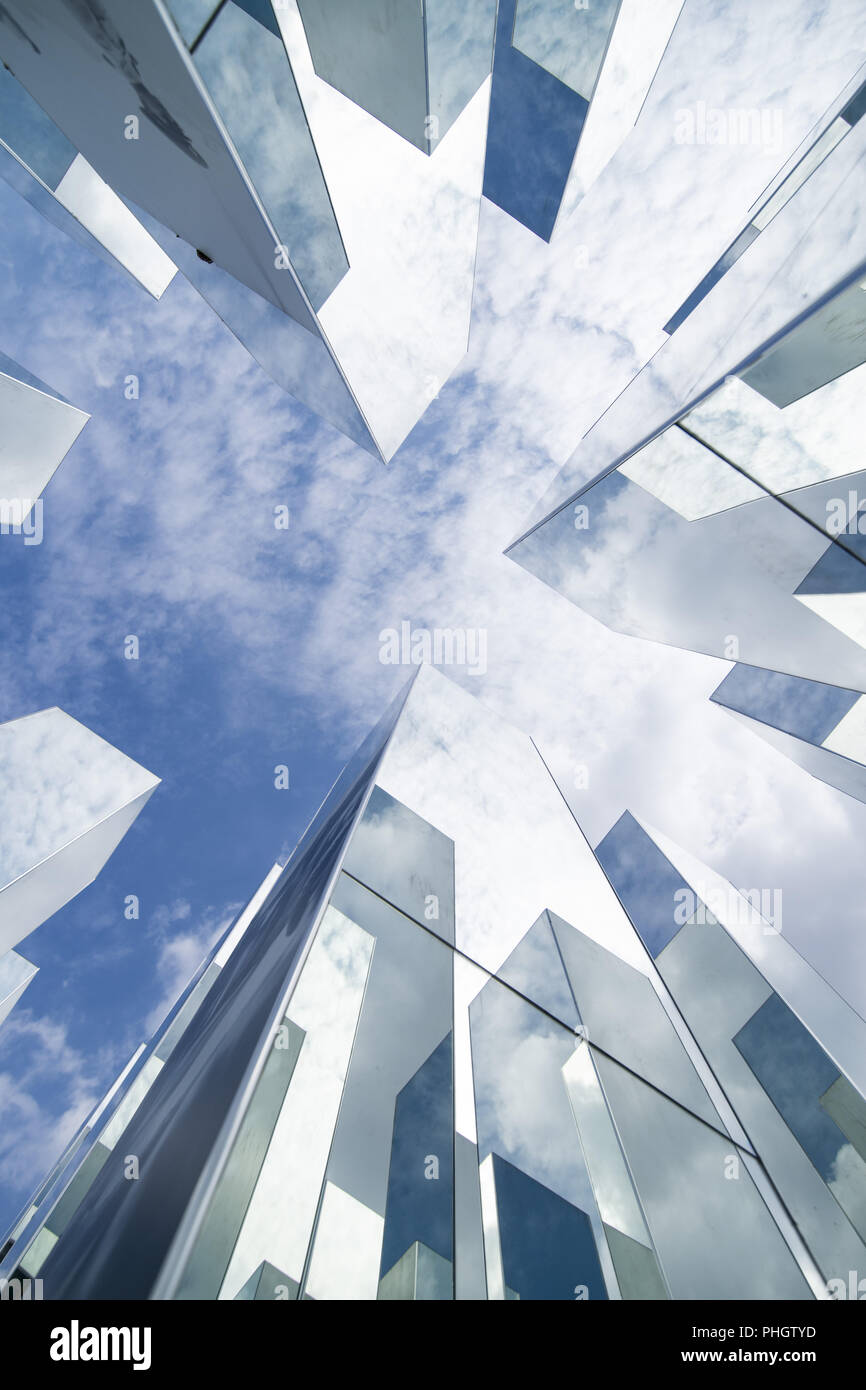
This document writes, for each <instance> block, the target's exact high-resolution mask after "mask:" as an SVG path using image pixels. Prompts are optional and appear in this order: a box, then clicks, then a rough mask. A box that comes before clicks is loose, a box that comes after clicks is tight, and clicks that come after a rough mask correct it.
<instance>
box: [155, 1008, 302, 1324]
mask: <svg viewBox="0 0 866 1390" xmlns="http://www.w3.org/2000/svg"><path fill="white" fill-rule="evenodd" d="M283 1030H285V1031H283ZM276 1041H277V1042H279V1043H280V1045H279V1046H277V1045H276V1044H275V1045H274V1046H272V1048H271V1052H270V1055H269V1056H268V1059H267V1061H266V1062H265V1066H264V1069H263V1071H262V1074H261V1076H260V1078H259V1083H258V1085H257V1087H256V1090H255V1093H254V1095H253V1098H252V1100H251V1101H250V1104H249V1106H248V1108H247V1112H246V1114H245V1115H244V1118H243V1121H242V1123H241V1127H240V1130H239V1132H238V1136H237V1139H236V1140H235V1143H234V1146H233V1148H232V1151H231V1154H230V1155H229V1158H228V1161H227V1163H226V1166H225V1168H224V1169H223V1173H222V1176H221V1178H220V1181H219V1184H218V1186H217V1189H216V1191H215V1193H214V1196H213V1198H212V1200H211V1203H210V1206H209V1208H208V1211H207V1215H206V1216H205V1219H204V1222H203V1224H202V1228H201V1230H200V1232H199V1235H198V1239H197V1241H196V1244H195V1247H194V1249H193V1252H192V1255H191V1256H190V1259H189V1262H188V1263H187V1266H186V1269H185V1270H184V1274H183V1278H182V1280H181V1282H180V1286H179V1289H178V1294H177V1297H179V1298H189V1299H202V1298H216V1296H217V1293H218V1292H219V1287H220V1284H221V1283H222V1281H223V1277H224V1275H225V1272H226V1268H227V1266H228V1262H229V1260H230V1258H231V1253H232V1250H233V1249H234V1244H235V1241H236V1240H237V1237H238V1232H239V1231H240V1228H241V1225H242V1223H243V1219H244V1214H245V1212H246V1209H247V1205H248V1203H249V1200H250V1196H251V1195H252V1192H253V1189H254V1187H255V1185H256V1179H257V1177H258V1175H259V1172H260V1170H261V1166H262V1162H263V1161H264V1157H265V1154H266V1153H267V1149H268V1144H269V1143H270V1140H271V1135H272V1134H273V1130H274V1125H275V1124H276V1121H277V1116H278V1115H279V1113H280V1107H281V1106H282V1103H283V1101H284V1099H285V1095H286V1091H287V1090H288V1088H289V1084H290V1082H291V1079H292V1073H293V1072H294V1070H295V1063H296V1062H297V1060H298V1055H299V1053H300V1051H301V1046H302V1044H303V1041H304V1034H303V1032H302V1030H301V1029H300V1028H298V1027H297V1025H296V1024H294V1023H292V1021H291V1020H290V1019H288V1018H287V1019H284V1020H283V1025H282V1029H281V1033H280V1034H278V1036H277V1040H276Z"/></svg>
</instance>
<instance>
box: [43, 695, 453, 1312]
mask: <svg viewBox="0 0 866 1390" xmlns="http://www.w3.org/2000/svg"><path fill="white" fill-rule="evenodd" d="M405 694H406V692H405V691H402V692H401V693H400V695H399V696H398V697H397V699H396V700H395V702H394V703H393V704H392V706H391V707H390V709H389V710H388V711H387V713H386V714H385V716H384V717H383V719H382V720H380V722H379V724H378V725H377V726H376V728H375V729H374V730H373V732H372V733H371V734H370V735H369V737H368V738H367V739H366V740H365V742H364V743H363V744H362V745H361V748H360V749H359V750H358V752H357V753H356V754H355V756H354V757H353V758H352V760H351V761H350V763H349V764H348V765H347V767H346V768H345V769H344V771H343V773H342V774H341V776H340V778H339V779H338V780H337V782H336V783H335V784H334V787H333V788H332V789H331V792H330V793H329V795H328V797H327V798H326V800H325V802H324V803H323V805H322V807H321V808H320V810H319V812H318V814H317V816H316V817H315V819H314V820H313V822H312V824H311V825H310V827H309V828H308V830H307V832H306V833H305V835H304V837H303V839H302V840H301V842H300V844H299V845H298V847H297V849H296V850H295V852H294V854H293V856H292V858H291V859H290V860H289V863H288V864H287V866H286V868H285V869H284V871H283V874H282V876H281V877H280V878H279V879H278V880H277V882H276V885H275V886H274V888H273V889H272V890H271V892H270V894H269V895H268V897H267V899H266V901H265V902H264V904H263V905H262V906H261V908H260V909H259V911H258V913H257V914H256V917H255V919H254V920H253V922H252V923H251V924H250V927H249V928H248V930H247V931H246V932H245V934H244V936H243V937H242V939H241V940H240V941H239V943H238V945H237V946H236V947H235V950H234V951H233V952H232V954H231V956H230V957H229V959H228V961H227V962H226V965H225V967H224V968H223V970H222V971H221V972H220V975H219V977H218V979H217V980H216V982H215V984H214V986H213V987H212V989H211V990H210V992H209V993H208V994H207V996H206V998H205V1000H204V1003H203V1005H202V1007H201V1008H200V1009H199V1011H198V1013H197V1014H196V1015H195V1017H194V1019H193V1020H192V1022H191V1024H190V1026H189V1027H188V1028H187V1030H186V1032H185V1033H184V1035H183V1038H182V1039H181V1041H180V1043H179V1045H178V1046H177V1047H176V1048H175V1050H174V1052H173V1053H172V1056H171V1057H170V1059H169V1060H168V1061H167V1062H166V1064H165V1066H164V1067H163V1069H162V1071H161V1072H160V1075H159V1076H158V1078H157V1079H156V1082H155V1083H154V1085H153V1086H152V1088H151V1090H150V1092H149V1094H148V1096H147V1099H146V1101H145V1103H144V1104H143V1105H142V1106H141V1107H140V1109H139V1110H138V1112H137V1114H136V1115H135V1116H134V1118H133V1119H132V1121H131V1123H130V1125H129V1126H128V1128H127V1130H126V1132H125V1135H124V1148H125V1151H126V1152H127V1153H133V1154H136V1155H137V1156H138V1158H139V1163H140V1177H139V1180H138V1181H137V1182H135V1183H129V1182H127V1181H125V1179H124V1178H123V1175H122V1174H117V1173H115V1172H114V1171H112V1172H111V1173H110V1174H109V1173H108V1172H107V1170H103V1172H102V1173H100V1175H99V1177H98V1178H97V1181H96V1182H95V1183H94V1185H93V1187H92V1188H91V1190H90V1193H89V1194H88V1197H87V1199H86V1201H85V1202H84V1203H83V1204H82V1206H81V1207H80V1208H79V1210H78V1212H77V1213H76V1215H75V1217H74V1218H73V1220H72V1221H71V1222H70V1225H69V1227H68V1229H67V1231H66V1233H65V1235H64V1238H63V1240H62V1241H60V1242H59V1243H58V1245H57V1246H56V1247H55V1249H54V1250H53V1251H52V1253H51V1255H50V1256H49V1264H50V1267H49V1264H47V1265H46V1269H45V1276H44V1277H45V1279H46V1288H48V1287H49V1282H48V1281H49V1280H50V1288H51V1289H52V1296H53V1297H57V1298H61V1297H64V1296H66V1291H67V1290H74V1291H75V1295H74V1296H75V1297H82V1298H86V1297H101V1296H103V1293H104V1295H105V1296H110V1297H113V1298H117V1297H147V1295H148V1293H149V1292H150V1290H151V1289H152V1287H153V1284H154V1281H155V1279H156V1278H157V1276H158V1274H159V1272H160V1269H161V1266H162V1263H163V1260H164V1259H165V1255H166V1253H167V1251H168V1248H169V1246H170V1244H171V1242H172V1240H173V1237H174V1235H175V1233H176V1230H177V1227H178V1224H179V1222H180V1221H181V1219H182V1218H183V1216H184V1213H185V1211H186V1208H187V1204H188V1202H189V1200H190V1197H191V1195H192V1193H193V1190H194V1189H195V1188H196V1185H197V1183H198V1181H199V1178H200V1177H201V1175H202V1172H203V1170H204V1168H205V1166H206V1164H207V1163H208V1159H209V1157H210V1156H211V1154H212V1149H213V1146H214V1143H215V1141H216V1139H217V1136H218V1135H219V1133H220V1131H221V1130H222V1127H223V1123H224V1121H225V1120H226V1117H227V1116H229V1115H230V1114H236V1113H237V1106H238V1103H239V1102H238V1098H239V1095H241V1094H242V1088H243V1084H244V1080H245V1077H246V1076H247V1075H248V1071H249V1069H250V1067H251V1065H252V1064H253V1063H254V1062H255V1061H256V1059H257V1058H259V1057H260V1056H261V1055H262V1051H263V1050H266V1049H268V1048H269V1046H270V1042H271V1038H272V1033H271V1031H270V1029H271V1028H272V1027H273V1025H272V1024H271V1023H270V1020H271V1019H272V1016H273V1012H274V1009H275V1008H276V1007H277V1005H278V1003H279V1000H280V998H281V997H282V995H283V994H284V992H285V989H286V987H287V985H288V983H289V981H290V980H291V978H292V972H293V970H294V968H295V966H296V964H297V961H298V958H299V956H300V953H301V951H302V950H303V948H304V946H305V945H306V942H307V940H308V936H309V933H310V931H311V929H312V928H313V926H314V925H315V923H316V921H317V919H318V916H319V913H320V911H321V910H322V907H323V897H324V895H325V893H326V891H327V888H328V885H329V883H330V881H331V878H332V876H333V874H334V872H335V870H336V868H337V865H338V862H339V858H340V855H341V854H342V852H343V849H344V847H345V843H346V840H347V839H348V836H349V834H350V833H351V830H352V827H353V825H354V821H355V817H356V815H357V813H358V811H359V810H360V807H361V805H362V802H363V799H364V797H365V795H366V793H367V790H368V788H369V785H370V781H371V779H372V778H373V777H374V776H375V772H376V767H377V765H378V761H379V758H380V756H381V753H382V750H383V747H384V745H385V743H386V742H387V739H388V737H389V736H390V733H391V731H392V729H393V726H394V723H395V721H396V718H397V716H398V714H399V712H400V710H401V708H402V705H403V701H404V699H405ZM425 935H426V934H425ZM263 1034H264V1036H263ZM219 1157H220V1159H221V1158H222V1155H220V1156H219ZM109 1232H110V1238H109ZM131 1252H134V1254H132V1253H131ZM178 1273H179V1271H178ZM167 1277H171V1278H173V1277H174V1274H173V1273H171V1274H170V1275H167Z"/></svg>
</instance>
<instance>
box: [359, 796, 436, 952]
mask: <svg viewBox="0 0 866 1390" xmlns="http://www.w3.org/2000/svg"><path fill="white" fill-rule="evenodd" d="M343 868H344V870H345V871H346V873H348V874H351V875H352V877H353V878H357V879H360V881H361V882H362V883H364V884H366V885H367V887H368V888H372V890H373V892H374V893H378V894H379V895H380V896H381V897H383V898H386V899H387V901H388V902H389V903H391V904H392V905H393V906H394V907H398V908H399V909H400V911H401V912H405V913H406V914H407V916H409V917H414V919H415V921H416V922H420V923H421V925H422V926H425V927H427V928H428V929H429V930H430V931H433V932H435V933H436V935H437V936H441V937H442V939H443V940H444V941H448V942H450V943H451V944H452V945H453V944H454V842H453V841H452V840H449V839H448V836H447V835H443V834H442V833H441V831H439V830H436V829H435V827H434V826H432V825H429V824H428V822H427V821H425V820H423V819H422V818H421V816H417V815H416V814H415V812H414V811H410V810H409V809H408V808H407V807H406V806H403V805H402V804H401V802H399V801H396V800H395V798H394V797H393V796H389V795H388V793H387V792H386V791H383V790H382V788H381V787H374V788H373V791H372V793H371V794H370V800H369V801H368V802H367V809H366V810H365V812H364V815H363V816H362V818H361V821H360V824H359V825H358V828H357V830H356V831H355V834H354V835H353V837H352V843H351V845H350V846H349V849H348V851H347V854H346V858H345V861H344V863H343Z"/></svg>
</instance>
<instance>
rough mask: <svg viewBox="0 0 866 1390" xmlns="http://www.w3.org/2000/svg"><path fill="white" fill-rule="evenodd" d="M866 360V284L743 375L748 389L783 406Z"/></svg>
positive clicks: (853, 288) (838, 300)
mask: <svg viewBox="0 0 866 1390" xmlns="http://www.w3.org/2000/svg"><path fill="white" fill-rule="evenodd" d="M864 361H866V282H864V283H862V284H856V285H852V286H851V287H850V289H847V290H845V291H843V293H842V294H840V295H838V296H837V297H836V298H835V299H833V300H831V301H830V303H829V304H826V305H825V306H824V307H823V308H821V309H818V310H817V311H816V312H815V313H814V314H811V315H810V316H809V317H808V318H807V319H806V320H805V321H804V322H803V323H801V324H800V325H798V327H797V328H795V329H794V330H793V332H791V333H789V334H788V335H787V336H786V337H785V338H783V339H782V341H781V342H780V343H779V344H778V346H776V347H774V348H771V349H770V351H769V352H766V353H764V355H763V356H762V357H761V358H760V359H759V361H758V362H756V363H755V365H754V366H753V367H749V368H748V369H747V370H746V371H744V372H743V373H742V379H743V381H745V382H746V383H747V385H749V386H751V387H753V388H754V390H756V391H759V392H760V394H761V395H762V396H764V397H766V399H767V400H768V401H771V402H772V404H773V405H777V406H779V407H783V406H786V405H790V404H791V402H792V401H798V400H800V399H801V398H802V397H803V396H807V395H809V394H810V393H811V392H812V391H816V390H817V389H818V387H819V386H824V385H826V383H827V382H829V381H833V380H834V378H835V377H838V376H842V375H843V374H844V373H845V372H850V371H851V369H852V368H853V367H858V366H860V364H861V363H862V362H864Z"/></svg>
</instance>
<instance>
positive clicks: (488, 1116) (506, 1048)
mask: <svg viewBox="0 0 866 1390" xmlns="http://www.w3.org/2000/svg"><path fill="white" fill-rule="evenodd" d="M469 1018H470V1029H471V1038H472V1066H473V1072H474V1079H475V1112H476V1123H477V1130H478V1158H479V1162H480V1164H481V1172H482V1203H483V1206H484V1228H485V1235H484V1239H485V1254H486V1261H487V1283H488V1289H489V1297H491V1298H493V1299H497V1298H503V1297H504V1298H507V1297H515V1296H517V1297H522V1298H529V1297H533V1298H541V1297H555V1298H575V1297H576V1294H575V1286H576V1285H580V1284H582V1285H586V1287H587V1288H588V1289H589V1291H590V1292H589V1296H590V1297H592V1298H598V1297H601V1298H604V1297H606V1296H607V1293H606V1284H607V1282H608V1278H609V1280H610V1283H611V1285H612V1287H614V1288H615V1281H614V1280H613V1278H612V1274H613V1271H612V1266H611V1264H610V1257H609V1255H608V1253H607V1247H606V1244H605V1240H604V1232H603V1229H602V1222H601V1217H600V1215H599V1211H598V1207H597V1205H596V1200H595V1195H594V1192H593V1187H592V1183H591V1182H590V1177H589V1174H588V1172H587V1168H586V1164H585V1162H584V1158H583V1155H582V1153H581V1146H580V1140H579V1138H578V1133H577V1130H576V1128H575V1117H574V1114H573V1111H572V1107H571V1104H570V1102H569V1096H568V1091H567V1088H566V1085H565V1083H564V1077H563V1068H565V1067H566V1064H567V1063H568V1062H569V1060H570V1059H571V1057H572V1056H573V1054H574V1050H575V1044H576V1043H578V1044H579V1043H580V1040H579V1039H575V1037H574V1034H573V1033H571V1032H569V1031H568V1030H567V1029H566V1028H564V1027H562V1026H561V1025H560V1024H558V1023H556V1022H555V1021H554V1020H553V1019H551V1018H550V1017H549V1016H548V1015H546V1014H543V1013H541V1012H540V1011H539V1010H538V1009H536V1008H534V1007H533V1006H532V1005H531V1004H530V1003H528V1002H527V1001H526V1000H525V999H523V998H522V997H521V996H520V995H517V994H515V993H514V992H513V991H512V990H510V989H508V988H507V987H506V986H505V985H502V984H500V983H499V981H498V980H489V981H488V983H487V984H486V985H485V986H484V988H483V989H482V990H481V991H480V993H479V994H478V995H477V996H476V998H475V999H474V1000H473V1001H472V1003H471V1005H470V1009H469ZM491 1164H492V1168H491V1166H490V1165H491ZM502 1164H504V1165H505V1167H504V1168H502V1167H501V1165H502ZM485 1171H487V1174H488V1176H487V1179H486V1185H485V1178H484V1174H485ZM500 1173H502V1174H504V1176H503V1178H502V1182H503V1183H504V1184H505V1186H504V1188H503V1189H502V1193H500V1181H499V1175H500ZM520 1192H522V1193H523V1197H522V1198H520V1196H519V1194H520ZM501 1196H504V1197H505V1198H506V1199H507V1208H506V1210H505V1211H503V1210H501V1207H500V1198H501ZM512 1199H513V1200H512ZM521 1200H522V1201H524V1202H526V1203H528V1207H527V1213H528V1214H531V1217H532V1221H537V1223H538V1231H539V1243H538V1244H536V1243H535V1241H534V1240H532V1239H531V1224H532V1223H531V1222H530V1225H529V1228H528V1229H527V1228H525V1227H524V1225H523V1221H522V1218H521V1216H520V1213H519V1210H518V1208H519V1205H520V1201H521ZM497 1213H498V1215H497ZM527 1219H529V1216H527ZM557 1223H561V1233H560V1235H559V1237H558V1238H554V1236H553V1234H552V1232H551V1226H552V1227H554V1228H555V1227H556V1225H557ZM506 1227H507V1228H508V1229H506ZM590 1233H591V1234H592V1240H591V1242H589V1241H588V1240H587V1237H588V1235H589V1234H590ZM524 1244H526V1245H527V1249H526V1251H525V1252H523V1246H524ZM542 1245H543V1247H544V1248H545V1249H546V1251H547V1258H548V1261H549V1265H550V1269H549V1273H548V1274H547V1275H545V1274H544V1271H543V1269H542V1268H541V1265H542ZM590 1247H591V1248H590ZM509 1251H510V1252H511V1258H512V1263H511V1264H510V1265H509ZM500 1265H501V1270H502V1271H504V1281H505V1282H504V1285H502V1284H501V1278H500ZM600 1268H603V1269H605V1271H606V1275H605V1278H604V1279H603V1280H602V1281H601V1283H600V1282H599V1269H600ZM521 1270H523V1275H522V1276H520V1278H522V1280H523V1282H522V1283H521V1284H520V1286H519V1287H518V1284H515V1283H512V1282H511V1280H512V1279H518V1278H519V1271H521ZM551 1289H555V1290H556V1291H555V1292H551V1291H550V1290H551ZM544 1290H546V1291H547V1292H544Z"/></svg>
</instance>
